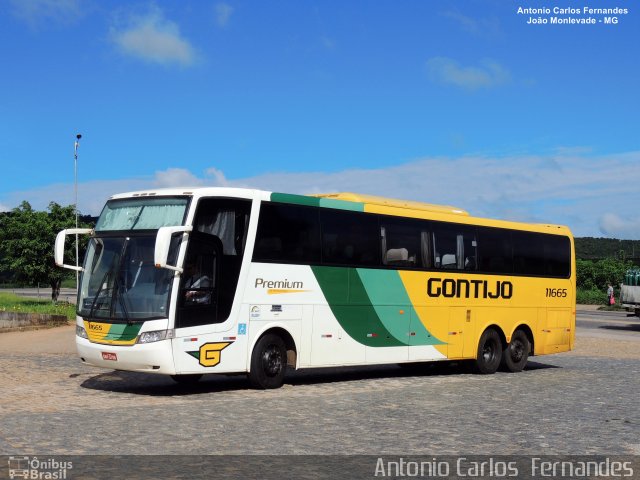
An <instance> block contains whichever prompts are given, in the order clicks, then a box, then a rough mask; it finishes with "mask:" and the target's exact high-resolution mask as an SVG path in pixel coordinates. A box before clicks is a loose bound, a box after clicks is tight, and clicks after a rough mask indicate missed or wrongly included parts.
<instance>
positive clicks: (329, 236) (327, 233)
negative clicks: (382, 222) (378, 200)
mask: <svg viewBox="0 0 640 480" xmlns="http://www.w3.org/2000/svg"><path fill="white" fill-rule="evenodd" d="M320 224H321V229H322V262H323V263H327V264H336V265H351V266H374V265H379V264H380V227H379V226H378V218H377V217H376V216H375V215H367V214H365V213H358V212H351V211H347V210H334V209H329V208H321V209H320Z"/></svg>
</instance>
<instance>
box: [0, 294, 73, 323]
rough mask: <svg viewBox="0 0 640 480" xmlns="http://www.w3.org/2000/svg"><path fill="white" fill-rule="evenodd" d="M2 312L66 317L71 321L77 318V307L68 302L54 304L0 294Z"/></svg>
mask: <svg viewBox="0 0 640 480" xmlns="http://www.w3.org/2000/svg"><path fill="white" fill-rule="evenodd" d="M0 312H16V313H43V314H49V315H64V316H66V317H67V318H68V319H69V320H74V319H75V318H76V306H75V305H73V304H71V303H67V302H58V303H57V304H54V303H52V302H51V301H50V300H35V299H32V298H23V297H18V296H17V295H14V294H13V293H5V292H2V293H0Z"/></svg>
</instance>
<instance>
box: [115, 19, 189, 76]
mask: <svg viewBox="0 0 640 480" xmlns="http://www.w3.org/2000/svg"><path fill="white" fill-rule="evenodd" d="M128 23H129V25H128V26H127V27H126V28H123V29H120V30H118V29H115V28H112V30H111V39H112V40H113V42H114V43H115V44H116V45H117V46H118V48H119V49H120V51H121V52H122V53H124V54H126V55H130V56H133V57H136V58H139V59H142V60H144V61H147V62H150V63H158V64H162V65H171V64H178V65H182V66H191V65H193V64H194V63H195V62H196V53H195V50H194V48H193V47H192V46H191V44H190V43H189V41H188V40H186V39H185V38H183V37H182V35H181V34H180V28H179V27H178V25H177V24H176V23H174V22H172V21H170V20H167V19H165V18H164V15H163V13H162V11H161V10H159V9H158V8H153V9H152V10H151V11H150V12H149V13H147V14H146V15H144V16H132V17H130V18H129V22H128Z"/></svg>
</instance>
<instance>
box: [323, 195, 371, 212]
mask: <svg viewBox="0 0 640 480" xmlns="http://www.w3.org/2000/svg"><path fill="white" fill-rule="evenodd" d="M320 206H321V207H324V208H336V209H338V210H350V211H352V212H364V203H359V202H347V201H346V200H336V199H335V198H321V199H320Z"/></svg>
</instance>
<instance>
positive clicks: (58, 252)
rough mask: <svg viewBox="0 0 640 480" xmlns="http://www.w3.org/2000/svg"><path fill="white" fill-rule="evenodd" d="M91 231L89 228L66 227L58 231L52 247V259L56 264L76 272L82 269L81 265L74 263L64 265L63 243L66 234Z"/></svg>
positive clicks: (86, 233) (84, 233) (83, 233)
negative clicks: (77, 265)
mask: <svg viewBox="0 0 640 480" xmlns="http://www.w3.org/2000/svg"><path fill="white" fill-rule="evenodd" d="M92 232H93V229H91V228H67V229H65V230H62V231H61V232H58V235H56V244H55V248H54V252H53V253H54V259H55V262H56V265H58V266H59V267H62V268H68V269H69V270H75V271H77V272H81V271H82V267H76V266H75V265H66V264H65V263H64V243H65V241H66V239H67V235H88V234H90V233H92Z"/></svg>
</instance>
